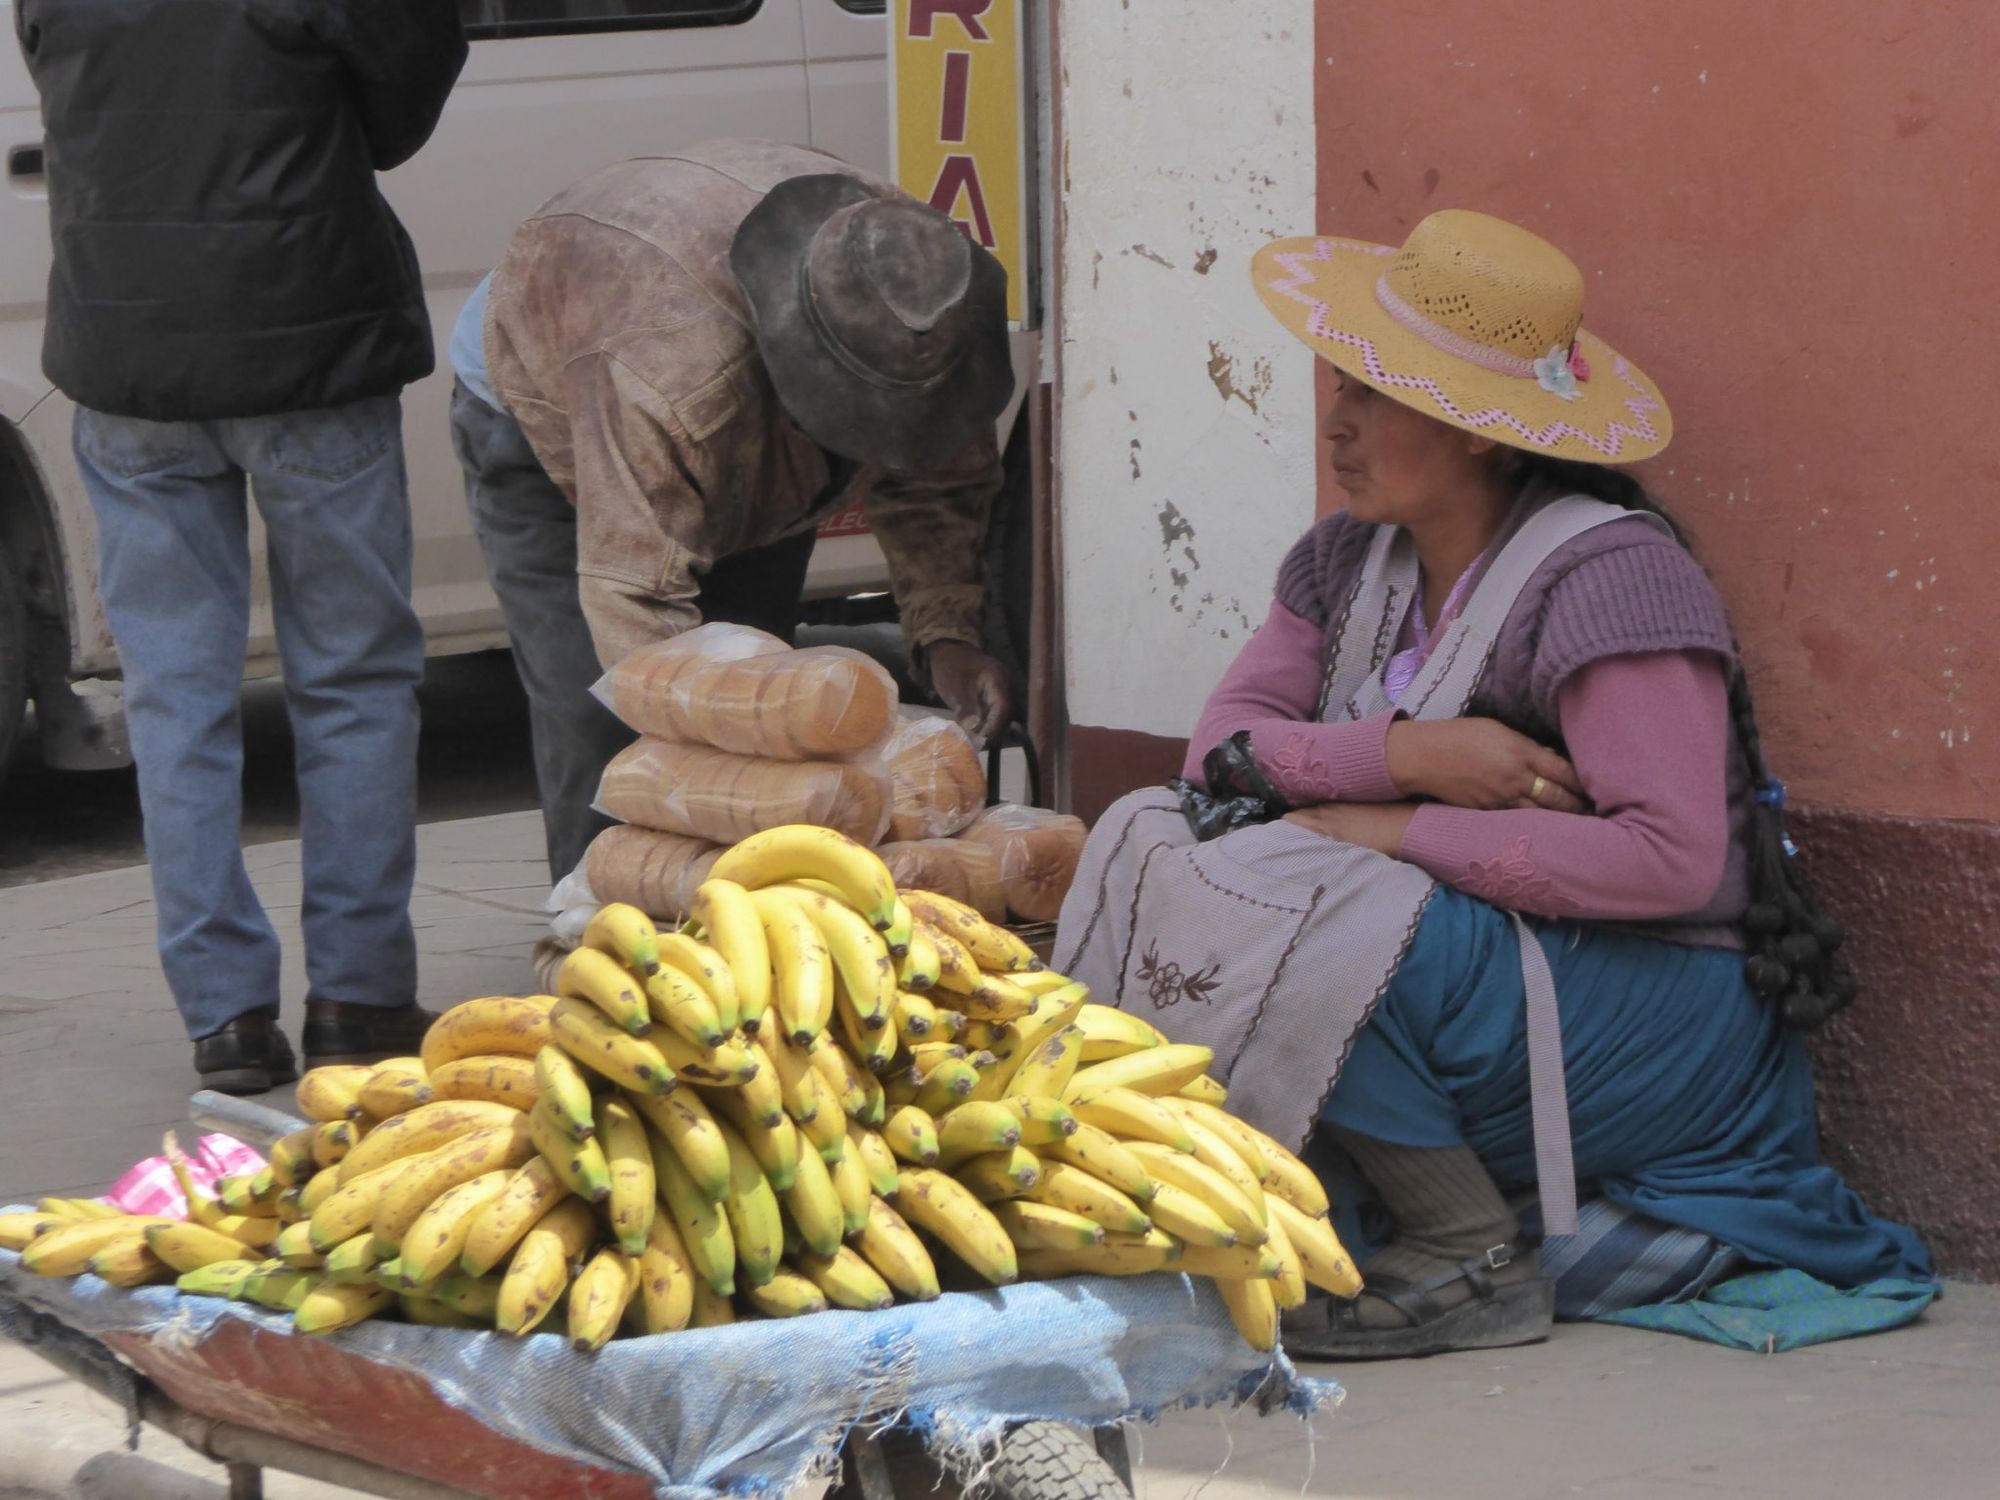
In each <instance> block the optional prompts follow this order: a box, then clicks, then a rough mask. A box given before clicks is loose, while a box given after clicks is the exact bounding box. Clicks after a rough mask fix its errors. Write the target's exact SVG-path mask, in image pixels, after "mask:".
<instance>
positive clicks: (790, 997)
mask: <svg viewBox="0 0 2000 1500" xmlns="http://www.w3.org/2000/svg"><path fill="white" fill-rule="evenodd" d="M748 899H749V901H750V904H751V906H752V908H753V909H754V910H755V911H756V913H757V916H758V918H759V920H761V921H762V922H763V924H764V941H765V944H766V945H767V947H768V948H769V950H770V954H771V1005H772V1007H773V1008H774V1009H775V1010H776V1011H777V1013H778V1023H779V1024H780V1025H782V1026H783V1027H784V1028H785V1033H786V1035H788V1036H790V1037H791V1038H792V1039H793V1040H794V1041H796V1042H798V1043H799V1044H800V1045H801V1046H804V1045H807V1044H809V1043H810V1042H811V1041H812V1039H813V1038H814V1037H816V1036H818V1035H819V1034H820V1033H821V1032H823V1031H825V1030H826V1027H827V1023H828V1022H829V1021H830V1020H832V1019H833V955H832V954H830V953H829V952H827V947H826V939H825V938H824V937H822V936H821V935H820V930H819V927H818V925H817V924H816V923H815V922H814V921H813V919H812V918H811V917H809V916H807V915H806V913H805V911H804V909H803V908H802V907H800V906H799V904H798V903H797V902H795V901H794V900H792V899H791V897H790V896H788V895H786V894H783V893H781V892H776V891H752V892H750V894H749V898H748ZM738 977H739V979H740V977H741V976H738Z"/></svg>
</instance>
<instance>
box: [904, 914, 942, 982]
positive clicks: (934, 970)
mask: <svg viewBox="0 0 2000 1500" xmlns="http://www.w3.org/2000/svg"><path fill="white" fill-rule="evenodd" d="M943 965H944V955H943V954H941V953H939V952H938V945H937V944H936V943H935V942H933V941H932V940H931V935H930V934H929V933H928V932H925V931H924V930H923V928H921V927H914V928H912V929H911V932H910V946H909V950H908V951H907V952H906V953H904V954H903V956H902V958H901V959H900V960H898V961H897V964H896V982H897V984H898V985H900V986H901V987H902V988H903V989H904V990H905V991H907V992H909V993H912V994H918V995H921V994H923V993H924V992H925V991H927V990H934V989H936V988H937V982H938V979H939V977H940V976H941V973H942V969H943Z"/></svg>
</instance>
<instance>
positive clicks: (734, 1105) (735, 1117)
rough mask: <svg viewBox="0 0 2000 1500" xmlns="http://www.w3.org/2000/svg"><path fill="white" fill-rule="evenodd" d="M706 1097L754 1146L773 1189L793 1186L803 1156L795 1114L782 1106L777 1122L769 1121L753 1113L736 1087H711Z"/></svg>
mask: <svg viewBox="0 0 2000 1500" xmlns="http://www.w3.org/2000/svg"><path fill="white" fill-rule="evenodd" d="M705 1097H706V1098H707V1100H708V1104H709V1107H710V1109H712V1110H713V1111H714V1112H715V1113H716V1114H717V1115H719V1116H721V1118H722V1119H723V1120H726V1121H727V1122H728V1123H729V1124H730V1125H732V1126H734V1127H735V1130H736V1134H737V1135H738V1136H739V1137H740V1138H741V1139H742V1140H743V1142H744V1144H745V1145H747V1146H748V1147H749V1148H750V1154H751V1155H752V1156H754V1157H756V1158H757V1165H758V1167H759V1168H761V1169H762V1171H763V1173H764V1176H765V1178H766V1179H767V1180H768V1181H769V1182H770V1184H771V1190H772V1191H773V1192H778V1193H782V1192H784V1191H785V1190H786V1189H787V1188H789V1187H790V1186H791V1185H792V1182H793V1179H794V1178H795V1177H796V1176H797V1174H798V1159H799V1130H798V1127H797V1126H796V1125H794V1124H793V1123H792V1121H791V1117H790V1116H789V1115H787V1114H785V1113H784V1112H783V1111H782V1110H781V1111H779V1113H778V1119H777V1123H776V1124H775V1125H767V1124H765V1123H764V1121H763V1120H761V1119H759V1118H758V1117H757V1116H756V1115H754V1114H752V1113H751V1111H750V1109H749V1107H748V1106H747V1105H745V1104H744V1102H743V1097H742V1095H741V1094H739V1093H738V1092H737V1091H736V1090H734V1089H709V1090H707V1091H706V1092H705Z"/></svg>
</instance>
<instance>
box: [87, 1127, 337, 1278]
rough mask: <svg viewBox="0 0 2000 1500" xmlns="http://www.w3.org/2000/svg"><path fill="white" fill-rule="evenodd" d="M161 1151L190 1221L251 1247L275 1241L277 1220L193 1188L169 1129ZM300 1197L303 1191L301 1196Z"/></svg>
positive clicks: (324, 1172) (321, 1174)
mask: <svg viewBox="0 0 2000 1500" xmlns="http://www.w3.org/2000/svg"><path fill="white" fill-rule="evenodd" d="M341 1123H343V1124H346V1123H348V1122H346V1121H342V1122H341ZM160 1150H161V1153H162V1154H163V1155H164V1156H165V1157H166V1158H167V1167H168V1169H169V1170H170V1171H172V1173H173V1174H174V1181H175V1182H176V1183H177V1184H178V1185H179V1187H180V1190H181V1197H182V1199H183V1200H184V1202H185V1203H186V1205H187V1206H186V1208H185V1209H184V1210H183V1212H184V1213H185V1214H186V1215H187V1217H188V1219H189V1220H190V1221H191V1222H193V1223H196V1224H200V1225H202V1226H204V1227H206V1228H209V1229H213V1230H216V1231H218V1232H219V1233H222V1234H226V1235H228V1236H229V1237H230V1238H231V1239H234V1240H239V1241H241V1242H242V1244H243V1245H244V1247H245V1248H246V1249H250V1250H266V1249H269V1248H270V1246H271V1245H272V1244H273V1243H274V1242H275V1241H276V1240H277V1238H278V1227H279V1226H278V1222H277V1220H275V1219H267V1218H264V1217H263V1216H262V1215H250V1214H232V1213H230V1212H228V1211H227V1210H225V1209H224V1208H223V1206H222V1205H221V1204H220V1203H219V1202H217V1201H216V1200H215V1199H213V1198H211V1197H209V1196H207V1195H206V1194H205V1193H201V1192H197V1191H196V1189H195V1185H194V1179H193V1177H192V1176H191V1175H190V1174H189V1172H188V1166H187V1157H185V1156H184V1155H182V1153H181V1148H180V1143H179V1142H178V1141H176V1140H175V1139H174V1133H173V1132H172V1131H171V1130H169V1131H168V1132H167V1133H166V1137H165V1138H164V1139H163V1140H162V1141H161V1143H160ZM329 1175H330V1169H328V1168H322V1169H321V1170H320V1171H319V1172H318V1173H317V1174H315V1175H314V1177H313V1179H312V1180H313V1181H314V1182H318V1181H319V1180H320V1178H322V1177H327V1176H329ZM325 1190H326V1191H327V1192H331V1191H332V1184H331V1183H329V1184H328V1185H327V1187H326V1189H325ZM303 1196H304V1195H303V1194H302V1195H301V1197H302V1198H303ZM105 1206H106V1207H109V1206H110V1205H109V1204H107V1205H105Z"/></svg>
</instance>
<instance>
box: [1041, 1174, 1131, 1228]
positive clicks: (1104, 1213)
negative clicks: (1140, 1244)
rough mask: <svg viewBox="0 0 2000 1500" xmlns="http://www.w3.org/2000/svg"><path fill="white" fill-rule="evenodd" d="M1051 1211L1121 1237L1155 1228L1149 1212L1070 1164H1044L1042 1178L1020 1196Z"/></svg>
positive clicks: (1113, 1188)
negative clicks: (1061, 1211)
mask: <svg viewBox="0 0 2000 1500" xmlns="http://www.w3.org/2000/svg"><path fill="white" fill-rule="evenodd" d="M1021 1196H1022V1197H1024V1198H1027V1199H1029V1200H1031V1201H1033V1202H1036V1203H1046V1204H1048V1205H1049V1206H1050V1207H1051V1208H1061V1209H1067V1210H1068V1211H1069V1212H1071V1213H1073V1214H1079V1215H1081V1216H1082V1217H1084V1218H1086V1219H1089V1220H1090V1221H1091V1222H1092V1223H1095V1224H1101V1225H1103V1226H1104V1227H1105V1228H1106V1229H1108V1230H1112V1231H1114V1232H1116V1233H1120V1234H1144V1233H1146V1231H1147V1230H1149V1229H1151V1228H1152V1227H1153V1221H1152V1220H1151V1219H1150V1218H1149V1217H1148V1216H1147V1214H1146V1211H1145V1210H1144V1209H1143V1208H1141V1207H1140V1206H1139V1205H1138V1204H1137V1203H1135V1202H1133V1201H1132V1199H1131V1198H1130V1197H1129V1196H1128V1195H1126V1194H1124V1193H1121V1192H1119V1191H1118V1189H1117V1188H1115V1187H1113V1186H1112V1185H1111V1184H1110V1183H1108V1182H1106V1181H1105V1180H1104V1179H1103V1178H1101V1177H1095V1176H1092V1175H1091V1174H1090V1173H1089V1172H1086V1171H1084V1170H1083V1169H1082V1168H1081V1167H1073V1166H1071V1165H1070V1164H1069V1163H1068V1162H1060V1161H1052V1162H1048V1163H1046V1164H1044V1166H1043V1167H1042V1173H1041V1177H1040V1179H1039V1180H1038V1181H1036V1182H1034V1183H1031V1184H1030V1185H1029V1186H1028V1187H1027V1189H1026V1190H1025V1191H1024V1192H1023V1193H1022V1194H1021Z"/></svg>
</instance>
